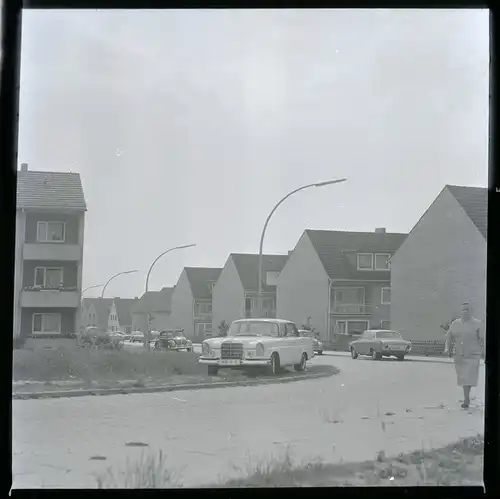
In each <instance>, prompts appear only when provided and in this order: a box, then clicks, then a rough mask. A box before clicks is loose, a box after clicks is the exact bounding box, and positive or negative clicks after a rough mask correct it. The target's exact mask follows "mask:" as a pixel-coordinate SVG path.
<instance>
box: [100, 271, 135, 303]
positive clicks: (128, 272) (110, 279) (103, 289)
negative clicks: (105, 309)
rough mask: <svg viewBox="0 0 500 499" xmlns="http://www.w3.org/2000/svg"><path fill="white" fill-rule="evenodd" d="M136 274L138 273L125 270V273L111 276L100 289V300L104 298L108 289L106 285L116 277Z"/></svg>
mask: <svg viewBox="0 0 500 499" xmlns="http://www.w3.org/2000/svg"><path fill="white" fill-rule="evenodd" d="M136 272H138V270H126V271H125V272H118V274H115V275H114V276H111V277H110V278H109V279H108V282H107V283H106V284H105V285H104V287H103V288H102V292H101V298H104V292H105V291H106V288H107V287H108V284H109V283H110V282H111V281H112V280H113V279H115V278H116V277H118V276H120V275H125V274H135V273H136Z"/></svg>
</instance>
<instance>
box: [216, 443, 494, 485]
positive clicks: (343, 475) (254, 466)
mask: <svg viewBox="0 0 500 499" xmlns="http://www.w3.org/2000/svg"><path fill="white" fill-rule="evenodd" d="M483 450H484V438H483V437H482V436H477V437H472V438H467V439H463V440H461V441H460V442H458V443H455V444H452V445H449V446H447V447H443V448H440V449H434V450H431V451H415V452H411V453H409V454H400V455H399V456H397V457H393V458H387V457H386V456H385V453H384V452H383V451H380V452H379V453H378V454H377V456H375V459H374V460H373V461H365V462H361V463H341V464H329V463H324V462H322V461H321V460H317V461H315V462H312V463H308V464H300V463H295V462H294V461H293V459H292V457H291V455H290V453H289V452H287V453H286V455H285V457H284V458H281V459H271V460H267V461H266V460H263V461H260V462H257V463H251V466H250V467H249V468H247V469H245V470H242V471H243V473H242V475H243V476H242V477H241V478H233V479H230V480H227V481H225V482H224V483H220V484H217V485H211V487H307V486H310V487H335V486H377V485H380V486H387V485H395V486H460V485H482V483H483Z"/></svg>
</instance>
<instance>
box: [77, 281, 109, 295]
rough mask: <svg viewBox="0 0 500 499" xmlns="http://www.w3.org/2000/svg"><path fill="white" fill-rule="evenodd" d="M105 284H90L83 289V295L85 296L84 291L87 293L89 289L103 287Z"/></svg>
mask: <svg viewBox="0 0 500 499" xmlns="http://www.w3.org/2000/svg"><path fill="white" fill-rule="evenodd" d="M103 286H104V284H94V285H93V286H89V287H88V288H85V289H84V290H83V291H82V296H83V293H85V291H88V290H89V289H94V288H102V287H103Z"/></svg>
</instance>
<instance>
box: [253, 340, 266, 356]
mask: <svg viewBox="0 0 500 499" xmlns="http://www.w3.org/2000/svg"><path fill="white" fill-rule="evenodd" d="M255 353H256V355H257V357H263V356H264V345H263V344H262V343H257V347H256V348H255Z"/></svg>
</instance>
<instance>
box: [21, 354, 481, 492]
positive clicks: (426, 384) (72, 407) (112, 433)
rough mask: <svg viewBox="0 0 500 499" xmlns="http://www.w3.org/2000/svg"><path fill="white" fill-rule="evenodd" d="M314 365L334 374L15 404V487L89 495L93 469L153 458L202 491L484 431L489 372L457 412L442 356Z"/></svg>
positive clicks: (332, 358) (335, 358)
mask: <svg viewBox="0 0 500 499" xmlns="http://www.w3.org/2000/svg"><path fill="white" fill-rule="evenodd" d="M312 362H313V363H314V364H323V363H330V364H333V365H336V366H337V367H339V368H340V369H341V372H340V374H338V375H336V376H332V377H330V378H325V379H318V380H309V381H301V382H296V383H286V384H282V385H270V386H256V387H235V388H225V389H224V388H223V389H208V390H200V391H178V392H171V393H157V394H144V395H112V396H104V397H81V398H72V399H47V400H14V401H13V411H12V412H13V473H14V483H13V487H14V488H22V487H35V488H36V487H71V488H85V487H92V488H93V487H95V486H96V481H95V479H94V477H93V476H92V473H93V472H98V471H103V470H105V469H106V468H107V467H109V466H113V467H116V466H119V467H120V466H123V465H124V463H125V460H126V459H127V458H129V459H132V460H134V459H136V458H139V457H140V455H141V453H142V452H144V451H148V450H152V451H156V450H158V449H162V450H163V452H164V455H165V456H166V459H167V462H168V463H170V464H171V466H172V467H173V468H174V469H177V470H179V472H181V473H182V482H183V484H184V486H199V485H202V484H207V483H211V482H214V481H217V480H218V479H220V478H222V477H227V476H234V475H235V474H237V471H235V470H234V466H236V467H239V468H245V467H246V466H248V465H249V464H250V460H249V458H250V456H252V459H253V460H255V459H262V458H267V457H270V456H272V455H274V456H278V455H282V454H283V453H284V452H285V450H286V449H287V447H288V448H289V449H290V452H291V455H292V457H293V458H295V459H297V460H299V461H303V460H312V459H314V458H317V457H321V458H323V459H324V460H326V461H330V462H335V461H339V460H340V459H342V460H344V461H360V460H365V459H373V458H374V457H375V454H376V453H377V452H378V451H380V450H384V451H385V452H386V454H388V455H390V454H395V453H399V452H406V451H410V450H415V449H419V448H422V447H426V448H428V447H438V446H442V445H446V444H448V443H451V442H453V441H455V440H457V439H459V438H460V437H467V436H472V435H475V434H476V433H478V432H482V431H483V401H484V364H483V365H482V366H481V374H480V383H481V384H480V387H478V390H477V391H474V392H473V396H477V398H476V399H475V400H473V401H472V407H471V409H470V410H469V411H464V410H462V409H460V407H459V402H458V401H459V399H460V397H461V390H460V389H459V388H458V387H457V386H456V380H455V372H454V369H453V365H452V364H451V362H450V361H449V360H448V359H423V358H418V357H414V358H410V359H408V360H407V361H405V362H398V361H396V360H392V359H390V360H383V361H379V362H375V361H372V360H370V359H367V358H366V359H362V358H360V359H358V360H352V359H351V358H349V357H347V356H345V355H343V354H340V355H338V354H332V355H324V356H323V357H316V358H315V359H313V361H312ZM127 442H143V443H145V444H148V446H149V447H144V446H143V447H128V446H126V443H127ZM93 456H103V457H106V460H90V458H91V457H93Z"/></svg>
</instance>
